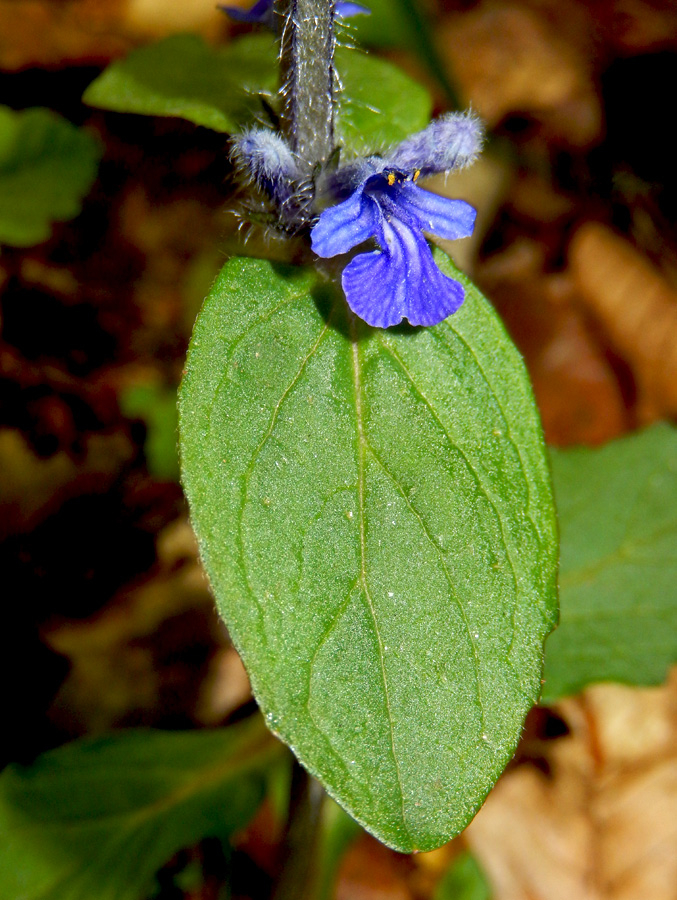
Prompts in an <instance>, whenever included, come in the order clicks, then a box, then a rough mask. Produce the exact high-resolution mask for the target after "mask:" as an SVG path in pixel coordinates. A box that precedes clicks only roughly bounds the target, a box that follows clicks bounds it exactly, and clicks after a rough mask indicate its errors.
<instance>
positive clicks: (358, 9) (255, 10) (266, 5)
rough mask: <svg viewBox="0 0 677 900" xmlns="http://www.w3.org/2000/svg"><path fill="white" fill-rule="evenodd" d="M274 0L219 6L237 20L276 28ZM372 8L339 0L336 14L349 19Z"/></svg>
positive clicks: (364, 13)
mask: <svg viewBox="0 0 677 900" xmlns="http://www.w3.org/2000/svg"><path fill="white" fill-rule="evenodd" d="M273 2H274V0H257V2H256V3H255V4H254V5H253V6H252V8H251V9H248V10H246V9H240V7H239V6H219V9H220V10H222V11H223V12H225V13H226V14H227V15H229V16H230V17H231V19H235V21H236V22H247V23H248V24H252V25H253V24H256V25H265V26H266V27H268V28H272V29H273V30H274V28H275V19H274V12H273ZM369 13H370V10H369V9H367V7H366V6H362V4H361V3H342V2H341V0H338V2H337V3H336V15H337V16H338V17H339V18H341V19H347V18H349V17H350V16H358V15H367V16H368V15H369Z"/></svg>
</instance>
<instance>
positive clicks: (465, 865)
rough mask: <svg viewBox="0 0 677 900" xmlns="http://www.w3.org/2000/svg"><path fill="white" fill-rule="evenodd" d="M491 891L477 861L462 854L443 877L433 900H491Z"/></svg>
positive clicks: (470, 855)
mask: <svg viewBox="0 0 677 900" xmlns="http://www.w3.org/2000/svg"><path fill="white" fill-rule="evenodd" d="M490 897H491V889H490V887H489V883H488V882H487V879H486V877H485V875H484V872H483V871H482V869H480V867H479V865H478V863H477V861H476V859H475V857H474V856H472V854H470V853H468V852H467V851H466V852H464V853H461V855H460V856H458V857H457V858H456V859H455V860H454V862H453V864H452V865H451V866H450V867H449V869H447V871H446V872H445V873H444V875H443V876H442V879H441V880H440V882H439V884H438V885H437V888H436V889H435V893H434V894H433V900H489V898H490Z"/></svg>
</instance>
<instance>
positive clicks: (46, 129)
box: [0, 106, 101, 247]
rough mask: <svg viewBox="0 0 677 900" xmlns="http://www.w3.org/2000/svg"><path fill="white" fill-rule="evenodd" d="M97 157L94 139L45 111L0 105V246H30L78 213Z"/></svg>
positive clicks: (94, 175) (94, 171)
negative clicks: (54, 224) (52, 226)
mask: <svg viewBox="0 0 677 900" xmlns="http://www.w3.org/2000/svg"><path fill="white" fill-rule="evenodd" d="M100 155H101V152H100V148H99V145H98V143H97V141H96V140H95V139H94V138H93V137H92V136H91V135H90V134H88V133H87V132H86V131H83V130H82V129H80V128H76V127H75V126H74V125H71V123H70V122H67V121H66V120H65V119H62V118H61V117H60V116H57V115H56V114H55V113H53V112H51V110H48V109H37V108H36V109H27V110H25V111H24V112H14V111H13V110H11V109H8V108H7V107H6V106H0V243H4V244H11V245H12V246H14V247H30V246H32V245H33V244H39V243H41V242H42V241H45V240H47V238H48V237H49V236H50V234H51V225H52V222H64V221H66V220H67V219H72V218H73V217H74V216H77V214H78V213H79V212H80V208H81V201H82V198H83V197H84V196H85V194H87V192H88V191H89V189H90V188H91V186H92V184H93V182H94V179H95V178H96V171H97V167H98V162H99V157H100Z"/></svg>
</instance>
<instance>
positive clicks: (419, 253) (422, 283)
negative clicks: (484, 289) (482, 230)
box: [311, 112, 484, 328]
mask: <svg viewBox="0 0 677 900" xmlns="http://www.w3.org/2000/svg"><path fill="white" fill-rule="evenodd" d="M483 140H484V131H483V128H482V124H481V122H480V121H479V119H477V118H476V116H474V115H473V114H472V113H469V112H468V113H449V114H447V115H445V116H441V117H440V118H439V119H436V120H435V121H434V122H431V123H430V125H428V127H427V128H425V129H424V130H423V131H420V132H418V133H417V134H413V135H411V136H410V137H408V138H407V139H406V140H404V141H402V143H401V144H399V146H397V147H395V149H394V150H393V151H392V152H391V153H390V154H388V155H386V157H385V158H384V159H381V158H379V157H376V156H372V157H368V158H367V159H357V160H354V161H353V162H350V163H348V164H347V165H345V166H343V167H342V168H339V169H338V171H337V172H335V173H334V174H333V175H331V176H330V177H329V178H328V180H327V182H326V183H325V185H324V192H323V193H324V196H325V197H326V196H330V197H334V198H336V199H338V200H342V202H340V203H338V205H336V206H330V207H329V208H328V209H325V210H324V211H323V212H322V213H321V215H320V217H319V219H318V220H317V223H316V224H315V225H314V227H313V229H312V231H311V242H312V247H313V250H314V251H315V253H317V255H318V256H323V257H329V256H338V255H340V254H341V253H347V252H348V251H349V250H352V249H353V248H354V247H357V246H358V245H359V244H362V243H364V242H365V241H367V240H370V239H373V240H375V241H376V243H377V244H378V247H379V249H378V250H374V251H372V252H368V253H359V254H358V255H357V256H355V257H354V258H353V259H352V260H351V261H350V262H349V263H348V265H347V266H346V267H345V269H344V270H343V276H342V284H343V290H344V291H345V295H346V298H347V300H348V305H349V306H350V308H351V309H352V310H353V312H355V313H356V314H357V315H358V316H359V317H360V318H361V319H364V321H365V322H367V323H368V324H369V325H375V326H377V327H378V328H389V327H390V326H391V325H396V324H397V323H398V322H401V321H402V319H408V320H409V322H410V324H411V325H436V324H437V323H438V322H441V321H442V320H443V319H446V318H447V316H450V315H451V314H452V313H454V312H456V310H457V309H458V308H459V307H460V306H461V304H462V303H463V299H464V290H463V286H462V285H461V284H460V283H459V282H458V281H456V280H455V279H453V278H449V277H448V276H447V275H444V274H443V273H442V272H441V271H440V270H439V269H438V268H437V265H436V264H435V261H434V259H433V255H432V252H431V250H430V247H429V246H428V242H427V241H426V239H425V237H424V234H435V235H438V237H441V238H446V239H447V240H456V239H457V238H463V237H469V236H470V235H471V234H472V231H473V227H474V225H475V210H474V209H473V208H472V206H470V205H469V204H468V203H466V202H465V201H463V200H450V199H449V198H447V197H440V196H439V195H437V194H432V193H430V192H429V191H425V190H423V189H422V188H420V187H419V186H418V185H417V184H416V181H417V179H418V178H419V176H421V175H423V176H424V177H425V176H426V175H432V174H434V173H435V172H449V171H452V170H456V169H460V168H462V167H464V166H468V165H470V164H471V163H472V162H474V161H475V159H476V158H477V155H478V153H479V152H480V150H481V147H482V142H483Z"/></svg>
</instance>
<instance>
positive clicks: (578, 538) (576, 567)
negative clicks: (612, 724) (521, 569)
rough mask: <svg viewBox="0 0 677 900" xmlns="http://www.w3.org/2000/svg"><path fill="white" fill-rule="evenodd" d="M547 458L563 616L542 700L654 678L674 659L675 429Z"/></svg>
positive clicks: (676, 622) (653, 680)
mask: <svg viewBox="0 0 677 900" xmlns="http://www.w3.org/2000/svg"><path fill="white" fill-rule="evenodd" d="M551 456H552V468H553V478H554V482H555V492H556V498H557V509H558V513H559V520H560V529H561V534H562V560H561V568H560V592H561V601H562V622H561V625H560V627H559V628H558V630H557V631H556V632H555V634H553V636H552V637H551V638H550V639H549V640H548V644H547V653H546V667H545V672H546V682H545V687H544V698H545V699H546V700H556V699H557V698H559V697H562V696H566V695H567V694H573V693H575V692H576V691H578V690H580V689H581V688H583V687H585V686H586V685H588V684H592V683H594V682H596V681H620V682H625V683H627V684H638V685H639V684H642V685H650V684H659V683H660V682H662V681H663V680H664V679H665V676H666V674H667V670H668V667H669V666H670V665H672V664H673V663H675V662H677V430H676V429H675V428H674V427H672V426H670V425H666V424H659V425H654V426H653V427H651V428H648V429H646V431H642V432H639V433H638V434H634V435H631V436H630V437H625V438H622V439H621V440H616V441H613V442H611V443H609V444H607V445H606V446H604V447H601V448H598V449H574V450H553V451H552V453H551Z"/></svg>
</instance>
